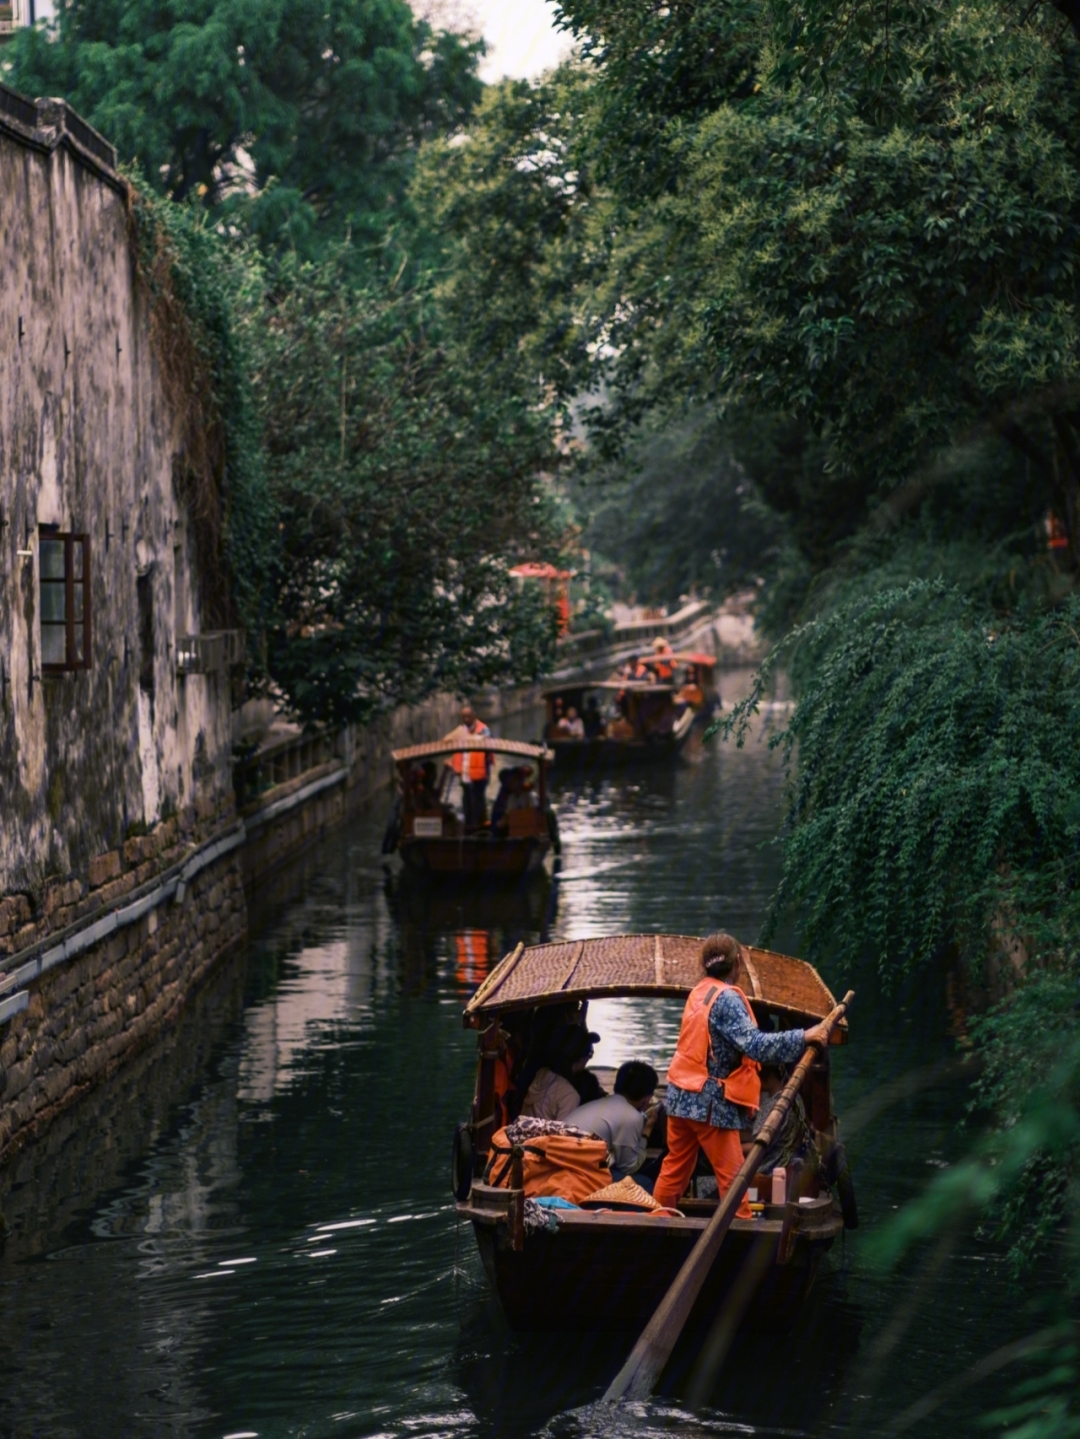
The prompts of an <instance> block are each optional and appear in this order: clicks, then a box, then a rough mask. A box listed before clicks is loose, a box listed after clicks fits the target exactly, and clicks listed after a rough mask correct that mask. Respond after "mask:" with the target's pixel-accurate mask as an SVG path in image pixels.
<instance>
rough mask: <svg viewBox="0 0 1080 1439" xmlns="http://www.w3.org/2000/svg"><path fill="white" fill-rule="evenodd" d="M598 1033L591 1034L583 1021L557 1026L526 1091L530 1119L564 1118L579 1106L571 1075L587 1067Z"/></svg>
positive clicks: (526, 1114)
mask: <svg viewBox="0 0 1080 1439" xmlns="http://www.w3.org/2000/svg"><path fill="white" fill-rule="evenodd" d="M599 1038H600V1036H599V1035H598V1034H590V1033H589V1032H588V1030H586V1029H582V1027H581V1025H580V1024H568V1025H566V1026H564V1027H563V1028H562V1029H560V1030H557V1031H556V1033H555V1034H554V1035H553V1036H552V1038H551V1040H550V1041H549V1043H548V1046H547V1054H546V1056H545V1058H546V1062H545V1063H543V1064H542V1065H541V1067H540V1068H539V1069H538V1070H537V1071H536V1077H535V1078H534V1079H533V1081H532V1083H531V1084H530V1085H529V1087H528V1089H527V1091H526V1093H525V1102H524V1104H523V1105H522V1106H521V1113H522V1115H523V1116H524V1117H525V1118H529V1119H565V1118H566V1117H567V1115H568V1114H571V1113H572V1112H573V1111H574V1110H575V1109H577V1108H578V1107H579V1106H580V1103H581V1101H580V1099H579V1098H578V1092H577V1090H576V1089H575V1088H574V1086H573V1084H572V1083H571V1075H573V1074H575V1073H576V1072H578V1071H579V1070H582V1069H584V1068H585V1066H586V1065H587V1064H588V1062H589V1056H590V1055H591V1054H592V1047H593V1043H594V1041H595V1040H597V1039H599Z"/></svg>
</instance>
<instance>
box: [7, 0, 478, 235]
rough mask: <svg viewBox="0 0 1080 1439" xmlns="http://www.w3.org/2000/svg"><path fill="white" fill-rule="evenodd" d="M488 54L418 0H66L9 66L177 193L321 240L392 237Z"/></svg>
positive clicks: (21, 82) (464, 112)
mask: <svg viewBox="0 0 1080 1439" xmlns="http://www.w3.org/2000/svg"><path fill="white" fill-rule="evenodd" d="M481 52H482V45H481V44H480V43H478V42H475V41H472V40H469V39H467V38H465V37H462V36H457V35H450V34H445V33H439V34H435V33H434V32H433V31H432V29H431V27H430V26H428V25H427V24H425V23H424V22H422V21H419V20H417V19H416V18H415V17H414V15H413V13H412V11H411V10H410V8H409V6H408V5H407V4H406V3H405V0H196V3H187V0H184V3H181V0H164V3H162V0H61V3H60V6H59V14H58V18H57V21H56V23H55V26H54V27H53V29H52V30H51V31H47V30H43V29H40V28H39V29H33V30H24V31H21V32H19V33H18V34H17V35H16V37H15V39H14V40H13V41H12V43H11V44H10V45H9V46H8V47H7V48H6V49H5V51H4V58H3V69H4V74H5V79H6V82H7V83H8V84H11V85H13V86H14V87H15V88H16V89H18V90H22V91H24V92H26V93H28V94H32V95H41V94H46V95H63V96H65V98H67V99H68V100H69V101H70V102H71V103H72V105H74V106H75V108H76V109H77V110H78V111H79V112H80V114H82V115H84V116H85V117H86V118H87V119H88V120H89V121H90V123H91V124H93V125H95V126H96V127H97V128H98V129H99V130H101V131H102V133H103V134H105V135H107V136H108V137H109V139H110V140H111V141H112V142H113V143H114V144H115V145H116V146H117V148H118V150H119V152H120V155H121V157H122V158H123V159H124V160H125V161H128V162H131V163H136V164H137V165H138V167H139V169H140V171H141V173H142V175H143V176H144V178H145V179H146V181H147V182H148V183H149V184H150V185H151V186H152V187H154V188H155V189H159V190H161V191H163V192H164V193H165V194H167V195H169V196H170V197H171V198H172V199H175V200H183V199H185V198H188V197H192V196H195V197H199V198H201V199H202V201H203V202H204V203H205V204H206V205H208V206H210V207H212V208H215V209H218V208H220V207H222V206H224V205H226V204H228V208H229V209H230V210H231V211H232V212H234V213H235V212H236V211H242V212H244V219H245V221H246V223H247V224H249V225H250V226H251V227H252V228H253V229H254V230H255V232H256V233H258V234H259V235H260V236H261V238H262V239H263V240H264V241H265V242H267V243H280V242H283V241H287V242H289V243H290V244H292V245H299V246H300V247H301V248H309V247H310V246H311V245H312V244H313V243H316V242H317V243H322V241H323V240H324V239H325V238H326V237H327V236H330V237H333V236H342V235H344V234H345V233H346V232H347V231H351V233H352V234H353V235H354V236H355V237H356V238H357V239H361V238H370V239H375V238H378V237H379V236H380V235H381V234H382V233H383V232H384V230H385V227H386V225H387V223H388V222H389V220H390V219H391V218H392V217H393V215H394V214H395V212H396V209H397V208H398V207H399V206H400V203H401V201H402V197H403V194H404V190H405V186H406V184H407V181H408V177H409V174H410V171H411V166H412V163H413V159H414V157H415V153H416V149H417V146H418V145H419V144H420V143H421V142H422V141H423V140H425V139H426V138H429V137H430V136H432V135H436V134H441V133H446V132H450V131H454V130H456V129H457V128H458V127H459V126H460V125H461V124H462V123H463V121H464V120H465V119H466V117H467V116H468V114H469V113H470V111H471V109H472V107H473V106H474V104H475V103H476V101H477V99H478V97H479V94H480V90H481V86H480V82H479V80H478V79H477V76H476V65H477V62H478V59H479V56H480V53H481Z"/></svg>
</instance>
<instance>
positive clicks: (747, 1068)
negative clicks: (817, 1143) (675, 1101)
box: [667, 977, 761, 1109]
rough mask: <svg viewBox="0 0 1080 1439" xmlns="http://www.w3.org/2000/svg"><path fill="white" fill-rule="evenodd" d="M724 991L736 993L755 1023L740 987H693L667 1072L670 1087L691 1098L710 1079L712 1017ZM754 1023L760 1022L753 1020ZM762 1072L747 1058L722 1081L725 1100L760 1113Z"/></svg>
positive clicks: (706, 983)
mask: <svg viewBox="0 0 1080 1439" xmlns="http://www.w3.org/2000/svg"><path fill="white" fill-rule="evenodd" d="M725 989H731V990H734V991H735V993H736V994H737V995H738V996H739V998H740V999H741V1000H742V1002H743V1004H745V1005H746V1012H747V1014H748V1015H749V1016H750V1018H751V1019H754V1011H753V1010H752V1009H751V1008H750V1001H749V1000H748V999H747V997H746V995H745V994H743V992H742V990H741V989H740V988H739V986H738V985H737V984H724V983H722V982H721V981H720V980H719V979H709V978H708V977H706V978H705V979H703V980H701V981H700V982H699V983H698V984H696V985H695V986H694V988H693V989H692V990H691V991H690V996H689V998H688V999H687V1001H686V1008H685V1009H684V1010H683V1017H682V1024H681V1025H680V1026H679V1042H678V1044H677V1045H676V1046H675V1057H674V1059H673V1060H672V1061H671V1064H670V1065H669V1066H668V1072H667V1077H668V1082H669V1083H670V1084H676V1085H678V1087H679V1088H680V1089H686V1090H689V1092H690V1093H691V1094H700V1093H701V1091H702V1090H703V1089H704V1087H705V1081H706V1080H707V1079H708V1077H709V1063H708V1061H709V1055H710V1054H711V1053H712V1039H711V1038H710V1035H709V1014H710V1013H711V1011H712V1007H713V1005H714V1004H715V1003H716V1001H717V1000H718V999H719V998H720V996H721V994H723V992H724V990H725ZM754 1023H755V1024H756V1023H757V1021H756V1020H754ZM760 1071H761V1066H760V1065H759V1064H758V1063H757V1062H756V1061H755V1060H753V1059H751V1058H749V1056H748V1055H745V1054H744V1055H743V1057H742V1059H741V1061H740V1062H739V1064H738V1065H737V1066H736V1067H735V1068H734V1069H733V1070H732V1071H731V1073H730V1074H728V1075H726V1076H725V1077H724V1078H723V1080H721V1081H720V1082H721V1083H722V1084H723V1086H724V1098H725V1099H730V1100H731V1102H732V1104H741V1105H743V1106H744V1107H745V1108H746V1109H758V1108H759V1107H760V1105H761V1077H760Z"/></svg>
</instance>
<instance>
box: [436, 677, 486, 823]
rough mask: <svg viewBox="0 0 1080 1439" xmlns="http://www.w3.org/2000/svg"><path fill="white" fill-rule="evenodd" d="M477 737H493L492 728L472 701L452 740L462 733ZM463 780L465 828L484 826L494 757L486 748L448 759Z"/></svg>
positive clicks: (465, 706) (462, 709)
mask: <svg viewBox="0 0 1080 1439" xmlns="http://www.w3.org/2000/svg"><path fill="white" fill-rule="evenodd" d="M469 735H471V736H472V738H473V739H490V738H491V731H490V730H489V729H488V727H487V725H486V724H484V722H483V720H481V719H479V718H477V714H476V711H475V710H474V709H473V707H472V705H470V704H463V705H462V706H461V724H460V725H459V726H458V728H457V729H456V730H454V731H453V733H452V734H450V735H448V736H447V738H448V739H456V738H458V737H459V736H460V737H461V738H463V739H464V738H465V737H466V736H469ZM446 763H447V764H448V765H449V766H450V768H451V769H452V770H453V771H454V773H455V774H456V775H458V776H459V777H460V779H461V794H462V808H463V811H464V819H465V829H466V831H468V830H470V829H483V827H484V825H485V824H487V785H488V778H489V777H490V775H491V756H490V755H489V754H487V753H486V752H485V751H484V750H475V749H466V750H461V751H460V752H459V753H458V754H455V755H451V757H450V758H449V759H448V760H447V761H446Z"/></svg>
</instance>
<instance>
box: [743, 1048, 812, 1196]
mask: <svg viewBox="0 0 1080 1439" xmlns="http://www.w3.org/2000/svg"><path fill="white" fill-rule="evenodd" d="M760 1079H761V1105H760V1107H759V1109H758V1111H757V1113H756V1114H755V1115H754V1124H753V1128H752V1130H751V1133H750V1138H749V1139H747V1140H744V1141H743V1146H742V1149H743V1153H744V1154H746V1153H748V1151H749V1149H750V1145H751V1144H752V1143H753V1141H754V1140H755V1139H756V1138H757V1136H758V1135H759V1134H760V1133H761V1126H762V1125H763V1124H764V1123H765V1121H766V1119H768V1117H769V1115H770V1113H771V1112H772V1107H773V1105H774V1104H775V1103H776V1098H777V1095H778V1094H779V1093H780V1091H781V1090H782V1089H783V1087H784V1084H785V1082H786V1080H787V1073H786V1071H785V1070H784V1069H783V1068H782V1066H781V1065H779V1064H763V1065H762V1066H761V1075H760ZM813 1147H814V1136H813V1134H812V1133H811V1131H810V1125H809V1124H808V1123H807V1119H806V1109H805V1108H804V1106H803V1102H802V1096H801V1095H798V1094H797V1095H796V1096H795V1103H794V1104H793V1105H792V1106H791V1108H790V1109H789V1110H788V1112H787V1118H786V1119H785V1120H784V1122H783V1124H782V1125H781V1126H780V1133H779V1134H778V1135H777V1136H776V1138H775V1139H774V1140H773V1142H772V1144H770V1145H769V1147H768V1149H767V1150H766V1151H765V1153H764V1154H763V1155H762V1157H761V1160H760V1162H759V1164H758V1170H759V1172H760V1173H762V1174H769V1173H771V1172H772V1170H774V1169H778V1168H787V1166H788V1165H789V1164H790V1163H791V1161H792V1160H793V1159H801V1158H805V1157H806V1156H807V1154H809V1152H810V1151H811V1150H812V1149H813Z"/></svg>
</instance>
